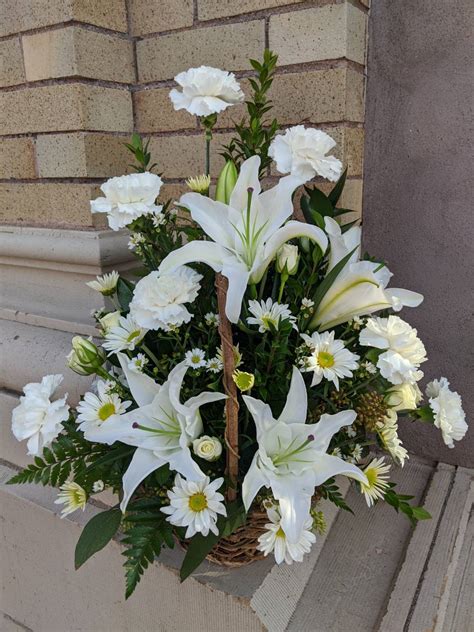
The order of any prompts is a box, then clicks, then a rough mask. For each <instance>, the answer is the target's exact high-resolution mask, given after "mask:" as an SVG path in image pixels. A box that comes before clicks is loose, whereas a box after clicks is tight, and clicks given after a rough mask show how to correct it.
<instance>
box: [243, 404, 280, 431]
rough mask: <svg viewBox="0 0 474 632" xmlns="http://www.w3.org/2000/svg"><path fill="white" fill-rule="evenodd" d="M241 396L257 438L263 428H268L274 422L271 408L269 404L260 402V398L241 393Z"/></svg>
mask: <svg viewBox="0 0 474 632" xmlns="http://www.w3.org/2000/svg"><path fill="white" fill-rule="evenodd" d="M242 398H243V400H244V402H245V405H246V406H247V408H248V409H249V411H250V414H251V415H252V417H253V420H254V422H255V427H256V428H257V438H258V437H259V436H260V434H261V433H262V432H265V430H268V429H269V428H270V427H271V426H273V425H274V424H275V423H276V421H275V419H274V418H273V414H272V410H271V408H270V406H269V405H268V404H265V403H264V402H262V400H261V399H256V398H255V397H250V396H249V395H243V396H242Z"/></svg>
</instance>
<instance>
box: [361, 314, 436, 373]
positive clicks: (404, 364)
mask: <svg viewBox="0 0 474 632" xmlns="http://www.w3.org/2000/svg"><path fill="white" fill-rule="evenodd" d="M359 341H360V344H361V345H364V346H367V347H375V348H377V349H386V351H385V352H384V353H382V354H381V355H380V356H379V358H378V361H377V367H378V368H379V369H380V373H381V374H382V375H383V377H385V378H386V379H387V380H388V381H389V382H391V383H392V384H402V383H403V382H416V381H418V380H419V379H420V378H421V377H422V376H423V373H422V372H421V371H418V368H419V366H420V364H421V363H422V362H425V361H426V359H427V357H426V349H425V346H424V344H423V343H422V342H421V340H420V339H419V338H418V336H417V331H416V329H414V328H413V327H411V326H410V325H409V324H408V323H407V322H405V321H404V320H402V319H401V318H400V317H399V316H389V317H388V318H369V319H368V320H367V323H366V326H365V328H364V329H363V330H362V331H361V332H360V335H359Z"/></svg>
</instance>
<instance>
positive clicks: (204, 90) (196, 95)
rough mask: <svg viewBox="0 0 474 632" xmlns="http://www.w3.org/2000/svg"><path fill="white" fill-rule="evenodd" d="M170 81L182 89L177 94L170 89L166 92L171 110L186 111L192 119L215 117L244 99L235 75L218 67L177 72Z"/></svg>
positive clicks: (201, 67) (176, 91)
mask: <svg viewBox="0 0 474 632" xmlns="http://www.w3.org/2000/svg"><path fill="white" fill-rule="evenodd" d="M174 80H175V81H176V83H178V84H179V85H180V86H181V88H182V89H183V90H182V92H180V91H179V90H176V88H173V90H171V92H170V99H171V101H172V103H173V106H174V109H175V110H187V111H188V112H189V113H190V114H194V115H195V116H209V115H210V114H216V113H217V112H222V111H223V110H225V109H226V108H228V107H229V106H230V105H235V104H236V103H242V101H243V100H244V93H243V92H242V90H241V89H240V85H239V83H238V82H237V80H236V78H235V75H234V74H233V73H231V72H226V71H225V70H219V68H212V67H211V66H200V67H199V68H190V69H189V70H186V71H185V72H180V73H179V75H176V77H175V78H174Z"/></svg>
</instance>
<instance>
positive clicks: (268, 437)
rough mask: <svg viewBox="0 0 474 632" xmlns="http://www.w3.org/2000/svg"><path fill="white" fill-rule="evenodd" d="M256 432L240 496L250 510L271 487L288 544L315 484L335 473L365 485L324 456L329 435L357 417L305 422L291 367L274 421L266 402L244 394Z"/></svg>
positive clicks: (351, 469)
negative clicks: (263, 490)
mask: <svg viewBox="0 0 474 632" xmlns="http://www.w3.org/2000/svg"><path fill="white" fill-rule="evenodd" d="M243 398H244V400H245V404H246V405H247V408H248V409H249V411H250V413H251V414H252V417H253V419H254V421H255V425H256V428H257V441H258V450H257V452H256V454H255V456H254V458H253V461H252V463H251V465H250V468H249V470H248V472H247V474H246V476H245V478H244V481H243V486H242V496H243V501H244V505H245V508H246V509H247V510H248V509H249V507H250V505H251V504H252V502H253V499H254V498H255V496H256V495H257V493H258V491H259V490H260V488H261V487H270V488H271V489H272V492H273V496H274V497H275V499H276V500H278V501H279V504H280V512H281V516H282V521H281V526H282V529H283V530H284V532H285V535H286V537H287V539H288V541H290V542H297V541H298V539H299V537H300V535H301V532H302V530H303V528H304V524H305V521H306V519H307V518H308V515H309V511H310V507H311V496H312V495H313V493H314V489H315V487H316V486H317V485H321V484H322V483H324V481H326V480H327V479H328V478H331V477H332V476H336V475H337V474H344V475H345V476H350V477H351V478H355V479H357V480H359V481H360V482H363V483H366V482H367V479H366V477H365V474H363V472H362V471H361V470H360V469H359V468H358V467H356V466H355V465H351V464H350V463H347V462H346V461H343V460H342V459H340V458H339V457H337V456H332V455H330V454H327V449H328V447H329V443H330V441H331V438H332V436H333V435H334V434H335V433H336V432H338V431H339V430H340V429H341V428H342V427H343V426H350V425H351V424H352V423H353V422H354V420H355V418H356V413H355V412H354V411H353V410H345V411H342V412H339V413H337V414H336V415H322V416H321V419H320V421H319V422H318V423H316V424H306V423H305V421H306V414H307V408H308V400H307V393H306V385H305V383H304V380H303V377H302V375H301V373H300V372H299V371H298V369H297V368H296V367H294V368H293V376H292V378H291V385H290V390H289V392H288V396H287V400H286V404H285V407H284V409H283V412H282V413H281V415H280V416H279V417H278V419H275V418H274V417H273V413H272V411H271V409H270V406H269V405H268V404H265V403H264V402H262V401H261V400H259V399H254V398H253V397H248V396H245V395H244V396H243Z"/></svg>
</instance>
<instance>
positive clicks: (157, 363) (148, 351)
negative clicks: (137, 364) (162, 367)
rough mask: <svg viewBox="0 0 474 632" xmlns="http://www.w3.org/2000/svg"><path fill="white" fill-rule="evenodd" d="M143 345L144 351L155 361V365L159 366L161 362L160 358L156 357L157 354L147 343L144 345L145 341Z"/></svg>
mask: <svg viewBox="0 0 474 632" xmlns="http://www.w3.org/2000/svg"><path fill="white" fill-rule="evenodd" d="M141 346H142V349H143V351H144V352H145V353H146V354H147V356H148V357H149V358H150V360H151V361H152V362H153V363H154V365H155V366H158V365H159V362H158V358H157V357H156V355H155V354H154V353H153V352H152V351H150V349H149V348H148V347H147V346H146V345H144V344H143V343H142V345H141Z"/></svg>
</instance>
